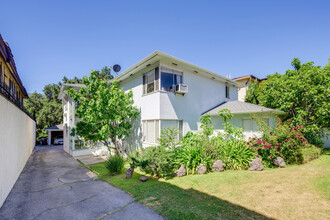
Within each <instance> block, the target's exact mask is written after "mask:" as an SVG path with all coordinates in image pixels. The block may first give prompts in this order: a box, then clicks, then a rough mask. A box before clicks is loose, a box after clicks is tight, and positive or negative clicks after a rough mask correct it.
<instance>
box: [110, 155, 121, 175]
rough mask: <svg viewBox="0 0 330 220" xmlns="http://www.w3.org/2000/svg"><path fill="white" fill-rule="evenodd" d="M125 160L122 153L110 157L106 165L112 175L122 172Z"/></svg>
mask: <svg viewBox="0 0 330 220" xmlns="http://www.w3.org/2000/svg"><path fill="white" fill-rule="evenodd" d="M124 164H125V160H124V158H123V157H122V156H120V155H115V156H111V157H109V159H108V160H107V162H106V164H105V166H106V168H107V169H108V170H109V172H110V174H111V175H115V174H120V173H121V172H122V170H123V168H124Z"/></svg>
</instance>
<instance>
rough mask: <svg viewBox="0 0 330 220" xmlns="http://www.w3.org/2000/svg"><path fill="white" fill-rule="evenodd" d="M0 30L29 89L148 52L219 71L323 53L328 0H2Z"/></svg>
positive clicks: (319, 57)
mask: <svg viewBox="0 0 330 220" xmlns="http://www.w3.org/2000/svg"><path fill="white" fill-rule="evenodd" d="M1 8H2V9H1V18H2V19H1V20H0V33H1V34H2V36H3V38H4V39H5V40H6V41H8V42H9V44H10V46H11V48H12V51H13V53H14V58H15V61H16V65H17V68H18V72H19V74H20V77H21V79H22V81H23V84H24V85H25V87H26V89H27V91H28V92H33V91H38V92H42V89H43V86H44V85H46V84H48V83H57V82H58V81H60V80H61V79H62V78H63V76H67V77H69V78H71V77H74V76H78V77H81V76H83V75H87V74H88V73H89V72H90V71H91V70H92V69H94V70H98V69H101V68H102V67H103V66H106V65H107V66H109V65H113V64H116V63H118V64H120V65H121V66H122V70H125V69H127V68H129V67H130V66H131V65H133V64H135V63H136V62H138V61H139V60H141V59H142V58H144V57H146V56H147V55H149V54H150V53H152V52H153V51H155V50H160V51H163V52H165V53H169V54H171V55H173V56H175V57H178V58H180V59H183V60H186V61H188V62H191V63H193V64H196V65H199V66H201V67H204V68H206V69H209V70H211V71H214V72H217V73H219V74H221V75H224V76H226V75H227V74H231V75H232V77H233V78H234V77H238V76H242V75H247V74H253V75H256V76H257V77H265V76H266V75H268V74H272V73H275V72H279V73H284V72H285V70H286V69H289V68H291V65H290V63H291V60H292V59H293V58H294V57H299V58H300V59H301V60H302V61H303V62H306V61H314V62H315V64H316V65H321V66H324V64H325V63H327V62H328V58H330V28H329V25H330V13H329V8H330V1H318V0H313V1H303V0H300V1H294V0H290V1H289V0H276V1H275V0H273V1H272V0H267V1H266V0H260V1H257V0H249V1H248V0H242V1H192V0H190V1H178V0H177V1H159V2H157V1H143V0H141V1H101V0H95V1H87V0H86V1H84V0H79V1H75V0H71V1H62V0H56V1H41V0H40V1H34V0H29V1H16V0H11V1H2V2H1Z"/></svg>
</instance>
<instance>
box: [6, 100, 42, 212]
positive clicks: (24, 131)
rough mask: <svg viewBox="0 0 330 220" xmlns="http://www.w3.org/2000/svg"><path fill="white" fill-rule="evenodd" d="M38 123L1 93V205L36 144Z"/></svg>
mask: <svg viewBox="0 0 330 220" xmlns="http://www.w3.org/2000/svg"><path fill="white" fill-rule="evenodd" d="M35 137H36V123H35V121H34V120H33V119H31V118H30V117H29V116H28V115H27V114H25V113H24V112H23V111H22V110H21V109H19V108H18V107H17V106H16V105H14V104H13V103H12V102H9V101H8V100H7V99H6V98H4V97H3V96H2V95H0V207H1V206H2V205H3V203H4V201H5V200H6V198H7V196H8V194H9V193H10V191H11V189H12V188H13V186H14V184H15V182H16V180H17V178H18V177H19V175H20V173H21V172H22V170H23V168H24V166H25V164H26V162H27V160H28V159H29V157H30V154H31V152H32V150H33V148H34V146H35V142H36V140H35Z"/></svg>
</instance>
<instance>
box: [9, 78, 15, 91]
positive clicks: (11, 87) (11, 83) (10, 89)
mask: <svg viewBox="0 0 330 220" xmlns="http://www.w3.org/2000/svg"><path fill="white" fill-rule="evenodd" d="M9 91H10V93H11V94H13V92H14V84H13V81H11V79H10V80H9Z"/></svg>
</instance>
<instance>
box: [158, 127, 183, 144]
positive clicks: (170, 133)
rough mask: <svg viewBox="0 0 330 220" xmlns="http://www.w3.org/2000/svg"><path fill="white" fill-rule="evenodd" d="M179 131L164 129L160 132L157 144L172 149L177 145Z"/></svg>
mask: <svg viewBox="0 0 330 220" xmlns="http://www.w3.org/2000/svg"><path fill="white" fill-rule="evenodd" d="M179 133H180V132H179V129H177V128H164V129H162V131H161V134H160V138H159V139H158V141H159V144H160V145H162V146H164V147H166V148H169V149H174V148H175V147H176V146H177V145H178V142H179V141H178V137H179Z"/></svg>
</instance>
